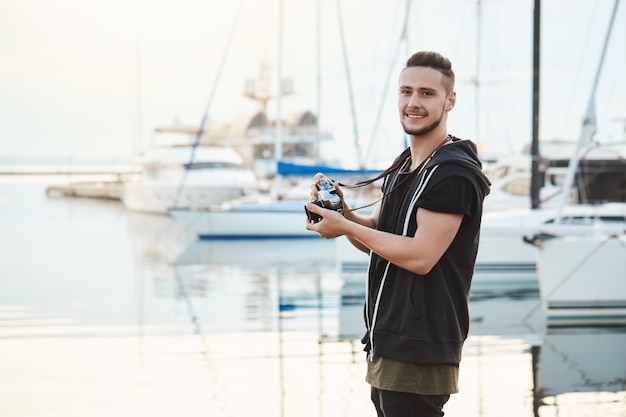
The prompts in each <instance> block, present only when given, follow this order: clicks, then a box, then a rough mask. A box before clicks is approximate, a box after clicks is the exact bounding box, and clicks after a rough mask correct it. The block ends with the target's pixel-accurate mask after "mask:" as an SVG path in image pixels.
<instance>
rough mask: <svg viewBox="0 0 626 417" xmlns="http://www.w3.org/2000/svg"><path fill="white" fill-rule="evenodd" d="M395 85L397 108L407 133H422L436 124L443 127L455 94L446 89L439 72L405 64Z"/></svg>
mask: <svg viewBox="0 0 626 417" xmlns="http://www.w3.org/2000/svg"><path fill="white" fill-rule="evenodd" d="M399 84H400V85H399V88H398V110H399V111H400V122H401V123H402V127H403V128H404V131H405V132H406V133H407V134H409V135H412V136H423V135H426V134H428V133H430V132H432V131H435V130H436V129H437V128H439V127H440V126H441V127H442V128H444V129H445V120H446V119H447V114H448V111H449V110H451V109H452V107H454V103H455V101H456V94H455V93H454V92H453V91H452V92H450V93H449V94H448V93H447V92H446V88H445V86H444V83H443V75H442V74H441V73H440V72H439V71H437V70H436V69H433V68H430V67H421V66H420V67H408V68H405V69H404V70H403V71H402V73H401V74H400V83H399ZM442 122H444V124H443V125H442Z"/></svg>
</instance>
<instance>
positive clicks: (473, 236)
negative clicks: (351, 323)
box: [306, 51, 490, 417]
mask: <svg viewBox="0 0 626 417" xmlns="http://www.w3.org/2000/svg"><path fill="white" fill-rule="evenodd" d="M455 102H456V93H455V92H454V72H453V70H452V65H451V63H450V61H449V60H448V59H447V58H445V57H444V56H442V55H440V54H439V53H436V52H431V51H423V52H417V53H416V54H414V55H413V56H411V57H410V58H409V59H408V61H407V63H406V67H405V68H404V69H403V70H402V72H401V73H400V79H399V88H398V109H399V113H400V122H401V123H402V126H403V128H404V131H405V132H406V134H407V135H408V138H409V141H410V145H409V147H408V148H407V149H406V150H405V151H404V152H403V153H401V154H400V155H399V156H398V157H397V158H396V160H395V161H394V163H393V164H392V165H391V166H390V167H389V168H388V169H387V170H385V172H384V173H383V178H384V182H383V186H382V191H383V197H382V199H381V201H379V202H378V203H377V205H376V206H375V208H374V210H373V212H372V215H371V216H369V217H368V216H363V215H359V214H357V213H356V212H355V211H352V210H351V209H350V207H349V205H348V204H347V202H346V201H344V200H343V192H342V190H341V186H340V185H339V184H338V183H334V184H333V185H334V186H335V188H336V189H337V194H338V195H339V196H340V197H341V199H342V202H343V212H342V213H339V212H337V211H334V210H329V209H325V208H321V207H319V206H318V205H316V204H313V203H307V205H306V208H307V210H308V211H310V212H312V213H315V214H318V215H321V216H322V219H321V220H320V221H318V222H312V221H308V222H307V225H306V228H307V229H308V230H311V231H313V232H317V233H318V234H319V235H320V236H321V237H324V238H335V237H338V236H346V237H347V238H348V239H349V240H350V242H351V243H352V244H353V245H354V246H356V247H357V248H359V249H360V250H363V251H364V252H366V253H368V254H370V263H369V270H368V281H367V291H366V300H365V309H364V316H365V327H366V334H365V336H364V337H363V342H364V344H365V348H364V350H365V351H366V352H367V376H366V381H367V382H368V383H369V384H370V385H371V387H372V388H371V399H372V401H373V403H374V406H375V407H376V411H377V413H378V416H380V417H382V416H384V417H410V416H414V417H418V416H419V417H430V416H433V417H434V416H443V414H444V413H443V406H444V404H445V403H446V402H447V401H448V399H449V397H450V394H453V393H456V392H458V375H459V363H460V360H461V350H462V347H463V343H464V341H465V340H466V338H467V335H468V330H469V313H468V300H469V291H470V285H471V281H472V275H473V272H474V264H475V260H476V254H477V251H478V240H479V232H480V223H481V217H482V206H483V199H484V198H485V196H486V195H487V194H488V193H489V186H490V183H489V180H488V179H487V178H486V177H485V175H484V174H483V172H482V169H481V162H480V160H479V158H478V155H477V151H476V146H475V145H474V143H473V142H471V141H469V140H461V139H459V138H456V137H454V136H452V135H450V134H448V131H447V126H446V122H447V119H448V113H449V112H450V110H452V108H453V107H454V105H455ZM322 176H323V175H322V174H317V175H316V176H315V177H314V184H313V185H312V187H311V190H312V192H311V197H312V199H313V200H318V199H319V195H318V189H317V184H318V183H319V180H320V178H321V177H322Z"/></svg>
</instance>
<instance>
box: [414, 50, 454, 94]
mask: <svg viewBox="0 0 626 417" xmlns="http://www.w3.org/2000/svg"><path fill="white" fill-rule="evenodd" d="M409 67H429V68H433V69H435V70H437V71H439V72H440V73H441V75H442V76H443V85H444V87H445V89H446V94H450V93H451V92H452V91H454V71H453V70H452V62H450V60H449V59H448V58H446V57H445V56H443V55H441V54H440V53H439V52H434V51H420V52H416V53H414V54H413V55H411V57H410V58H409V59H408V60H407V61H406V67H405V68H409Z"/></svg>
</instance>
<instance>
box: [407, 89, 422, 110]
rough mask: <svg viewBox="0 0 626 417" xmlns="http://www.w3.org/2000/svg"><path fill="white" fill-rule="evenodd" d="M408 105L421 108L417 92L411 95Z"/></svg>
mask: <svg viewBox="0 0 626 417" xmlns="http://www.w3.org/2000/svg"><path fill="white" fill-rule="evenodd" d="M407 104H408V106H409V107H419V106H420V100H419V94H417V93H416V92H415V93H413V94H411V96H410V97H409V101H408V102H407Z"/></svg>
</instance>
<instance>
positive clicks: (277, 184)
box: [274, 0, 283, 198]
mask: <svg viewBox="0 0 626 417" xmlns="http://www.w3.org/2000/svg"><path fill="white" fill-rule="evenodd" d="M276 72H277V75H278V94H277V96H276V132H275V135H276V137H275V143H274V159H275V161H276V169H275V172H276V177H275V178H274V192H275V194H276V195H275V196H276V198H280V193H281V182H282V179H281V177H280V175H279V174H278V163H279V162H280V161H282V159H283V116H282V96H283V1H282V0H279V1H278V63H277V70H276Z"/></svg>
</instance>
